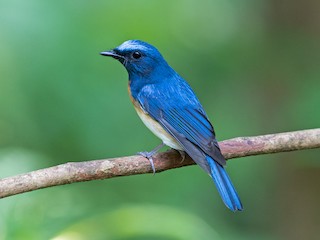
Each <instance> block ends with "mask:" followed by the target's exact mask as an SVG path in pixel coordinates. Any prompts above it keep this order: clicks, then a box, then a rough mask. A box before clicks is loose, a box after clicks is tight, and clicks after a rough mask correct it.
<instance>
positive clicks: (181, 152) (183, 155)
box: [177, 150, 186, 163]
mask: <svg viewBox="0 0 320 240" xmlns="http://www.w3.org/2000/svg"><path fill="white" fill-rule="evenodd" d="M177 151H178V152H179V153H180V156H181V162H180V163H183V161H184V160H185V159H186V152H185V151H182V150H177Z"/></svg>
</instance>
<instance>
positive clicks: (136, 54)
mask: <svg viewBox="0 0 320 240" xmlns="http://www.w3.org/2000/svg"><path fill="white" fill-rule="evenodd" d="M132 57H133V58H134V59H138V58H141V53H140V52H138V51H136V52H133V53H132Z"/></svg>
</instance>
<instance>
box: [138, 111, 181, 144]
mask: <svg viewBox="0 0 320 240" xmlns="http://www.w3.org/2000/svg"><path fill="white" fill-rule="evenodd" d="M134 108H135V109H136V111H137V113H138V115H139V117H140V118H141V120H142V122H143V123H144V124H145V125H146V126H147V128H149V129H150V131H151V132H153V134H154V135H156V136H157V137H158V138H160V139H161V140H162V141H163V143H164V144H165V145H167V146H169V147H171V148H174V149H177V150H183V148H182V147H181V145H180V144H179V143H178V142H177V140H176V139H174V138H173V137H172V136H171V135H170V134H169V133H168V132H167V131H166V130H164V129H163V127H162V126H161V125H160V124H159V123H158V122H156V121H155V120H153V119H152V118H151V117H150V116H149V115H148V114H146V113H144V112H143V110H142V109H141V108H140V107H136V106H134Z"/></svg>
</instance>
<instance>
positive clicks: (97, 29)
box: [0, 0, 320, 240]
mask: <svg viewBox="0 0 320 240" xmlns="http://www.w3.org/2000/svg"><path fill="white" fill-rule="evenodd" d="M319 11H320V2H319V1H317V0H313V1H312V0H309V1H301V0H291V1H288V0H261V1H254V0H246V1H234V0H212V1H209V0H203V1H196V0H175V1H169V0H165V1H148V0H136V1H116V0H110V1H102V0H100V1H98V0H97V1H83V0H78V1H71V0H65V1H36V0H29V1H23V0H20V1H19V0H11V1H5V0H1V1H0V177H1V178H2V177H7V176H12V175H16V174H19V173H24V172H28V171H32V170H35V169H39V168H44V167H49V166H53V165H57V164H61V163H65V162H69V161H84V160H92V159H101V158H109V157H117V156H127V155H132V154H135V153H136V152H138V151H142V150H150V149H152V148H153V147H154V146H156V145H157V144H159V140H158V139H156V137H154V136H153V135H152V134H151V133H150V132H149V131H148V130H147V129H146V128H145V127H144V125H143V124H142V122H141V121H140V119H139V118H138V117H137V115H136V113H135V111H134V109H133V107H132V106H131V103H130V101H129V98H128V96H127V73H126V71H125V69H124V68H123V66H121V64H119V63H118V62H116V61H114V60H112V59H108V58H105V57H101V56H99V52H100V51H103V50H108V49H111V48H113V47H115V46H117V45H119V44H120V43H122V42H123V41H125V40H128V39H141V40H145V41H148V42H150V43H152V44H154V45H155V46H157V47H158V48H159V50H160V51H161V52H162V54H163V55H164V56H165V58H166V59H167V61H168V62H169V63H170V64H171V66H172V67H174V68H175V69H176V70H177V71H178V72H179V73H180V74H181V75H182V76H183V77H184V78H185V79H187V80H188V82H189V83H190V84H191V86H192V87H193V88H194V90H195V92H196V93H197V95H198V97H199V98H200V100H201V102H202V104H203V105H204V107H205V109H206V111H207V113H208V115H209V117H210V119H211V120H212V122H213V124H214V125H215V128H216V132H217V133H218V134H217V137H218V139H219V140H224V139H228V138H232V137H237V136H251V135H260V134H268V133H277V132H285V131H294V130H302V129H310V128H316V127H319V123H320V66H319V65H320V14H319ZM319 156H320V151H319V150H308V151H300V152H291V153H281V154H274V155H265V156H255V157H246V158H242V159H235V160H232V161H230V162H229V164H228V167H227V169H228V172H229V174H230V175H231V178H232V180H233V182H234V184H235V186H236V188H237V190H238V192H239V194H240V196H241V199H242V201H243V204H244V207H245V211H244V212H241V213H236V214H234V213H232V212H230V211H229V210H228V209H226V208H225V207H224V205H223V204H222V202H221V200H220V198H219V196H218V194H217V191H216V190H215V187H214V184H213V183H212V181H211V180H210V179H209V178H208V176H207V175H206V174H205V173H204V172H203V171H202V170H201V169H200V168H198V167H196V166H192V167H185V168H181V169H176V170H171V171H167V172H164V173H160V174H156V175H155V176H152V175H151V174H149V175H143V176H131V177H123V178H115V179H110V180H105V181H92V182H86V183H77V184H72V185H66V186H59V187H53V188H49V189H44V190H40V191H35V192H31V193H26V194H22V195H18V196H13V197H9V198H6V199H1V200H0V239H1V240H2V239H24V240H28V239H32V240H37V239H39V240H42V239H53V240H62V239H63V240H79V239H81V240H82V239H130V240H137V239H142V240H143V239H155V240H164V239H169V240H175V239H187V240H189V239H204V240H206V239H317V237H318V236H319V225H320V210H319V202H320V188H319V182H320V164H319Z"/></svg>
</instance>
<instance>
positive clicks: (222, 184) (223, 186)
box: [206, 156, 243, 212]
mask: <svg viewBox="0 0 320 240" xmlns="http://www.w3.org/2000/svg"><path fill="white" fill-rule="evenodd" d="M206 158H207V161H208V163H209V165H210V169H211V176H212V179H213V181H214V183H215V184H216V187H217V189H218V191H219V194H220V196H221V198H222V200H223V202H224V204H225V205H226V206H227V207H228V208H229V209H230V210H231V211H233V212H235V211H241V210H242V209H243V208H242V204H241V201H240V198H239V196H238V194H237V192H236V190H235V189H234V187H233V185H232V183H231V180H230V178H229V176H228V174H227V172H226V170H225V169H224V168H223V166H221V165H220V164H219V163H217V162H216V161H214V160H213V159H212V158H211V157H209V156H207V157H206Z"/></svg>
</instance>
